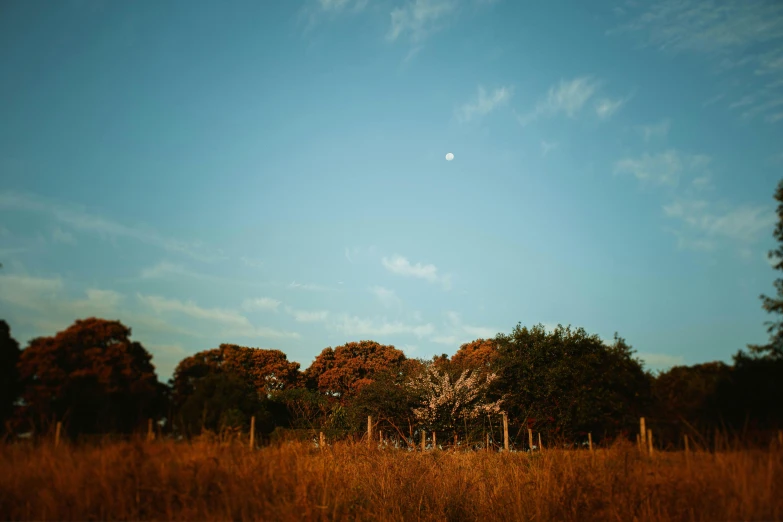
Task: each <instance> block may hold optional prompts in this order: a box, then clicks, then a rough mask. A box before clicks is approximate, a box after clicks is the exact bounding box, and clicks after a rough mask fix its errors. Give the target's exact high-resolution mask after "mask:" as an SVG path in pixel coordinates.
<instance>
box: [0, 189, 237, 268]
mask: <svg viewBox="0 0 783 522" xmlns="http://www.w3.org/2000/svg"><path fill="white" fill-rule="evenodd" d="M0 209H8V210H17V211H23V212H33V213H37V214H44V215H48V216H50V217H52V218H54V219H55V220H57V221H58V222H60V223H61V224H63V225H67V226H69V227H71V228H74V229H76V230H81V231H84V232H92V233H95V234H98V235H99V236H102V237H108V238H130V239H134V240H136V241H139V242H142V243H146V244H149V245H153V246H157V247H160V248H163V249H164V250H167V251H169V252H176V253H179V254H183V255H186V256H188V257H191V258H193V259H197V260H199V261H210V262H211V261H215V260H218V259H222V258H224V256H222V255H220V254H219V253H218V252H216V253H214V254H208V253H204V252H202V251H201V249H199V248H197V246H196V245H195V244H190V243H187V242H184V241H179V240H176V239H173V238H170V237H166V236H163V235H161V234H159V233H158V232H156V231H155V230H153V229H151V228H143V227H130V226H127V225H123V224H121V223H118V222H116V221H112V220H110V219H108V218H104V217H102V216H98V215H96V214H90V213H89V212H86V211H84V210H82V209H80V208H78V207H75V206H66V205H63V204H61V203H58V202H55V201H49V200H45V199H43V198H40V197H37V196H33V195H29V194H20V193H16V192H8V191H6V192H0Z"/></svg>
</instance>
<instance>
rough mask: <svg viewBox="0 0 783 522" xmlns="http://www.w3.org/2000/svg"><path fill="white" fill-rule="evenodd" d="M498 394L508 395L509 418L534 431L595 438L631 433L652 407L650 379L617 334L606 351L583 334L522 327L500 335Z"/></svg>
mask: <svg viewBox="0 0 783 522" xmlns="http://www.w3.org/2000/svg"><path fill="white" fill-rule="evenodd" d="M497 341H498V344H499V345H500V357H499V359H498V365H499V379H498V382H497V386H496V389H497V390H499V391H502V392H503V393H507V394H508V397H509V398H508V401H507V403H506V404H507V405H506V407H507V408H508V411H509V416H510V417H511V418H512V419H516V420H517V421H523V422H525V424H526V425H525V426H523V428H525V427H531V428H535V430H536V431H541V432H544V433H550V434H558V435H561V436H565V437H573V436H576V435H578V434H586V433H587V432H592V433H593V437H594V438H596V439H597V438H598V437H600V436H604V435H613V434H615V433H618V432H620V431H622V430H624V429H625V430H632V429H634V426H635V424H636V422H638V417H639V416H640V414H641V413H643V412H644V411H645V410H646V409H647V408H648V407H649V405H650V403H651V389H650V387H651V376H649V375H648V374H647V373H645V372H644V370H643V369H642V366H641V363H640V362H639V361H638V360H637V359H634V358H633V357H632V355H633V351H632V350H631V348H630V347H629V346H628V345H627V344H626V343H625V340H624V339H622V338H620V337H618V336H617V335H616V334H615V342H614V344H613V345H612V346H607V345H606V344H604V343H603V342H602V341H601V339H600V338H599V337H598V336H596V335H592V336H590V335H588V334H587V333H586V332H585V331H584V329H582V328H578V329H576V330H571V327H570V326H569V327H566V328H564V327H563V326H562V325H558V327H557V328H556V329H555V330H554V332H552V333H551V334H548V333H547V332H546V330H545V329H544V327H543V325H537V326H534V327H533V328H530V329H528V328H527V327H524V328H523V327H522V326H521V325H517V326H516V327H515V328H514V330H513V332H512V333H511V335H508V336H507V335H502V334H501V335H499V336H498V339H497Z"/></svg>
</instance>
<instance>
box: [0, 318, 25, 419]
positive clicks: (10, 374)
mask: <svg viewBox="0 0 783 522" xmlns="http://www.w3.org/2000/svg"><path fill="white" fill-rule="evenodd" d="M21 353H22V352H21V350H20V349H19V343H18V342H16V339H14V338H13V337H11V329H10V327H9V326H8V323H6V322H5V321H2V320H0V431H1V430H2V429H3V427H4V426H5V423H6V421H8V420H9V419H10V418H11V415H12V414H13V411H14V403H15V402H16V401H17V399H18V398H19V395H20V394H21V391H22V389H21V386H20V384H19V371H18V370H17V368H16V365H17V363H18V362H19V356H20V354H21Z"/></svg>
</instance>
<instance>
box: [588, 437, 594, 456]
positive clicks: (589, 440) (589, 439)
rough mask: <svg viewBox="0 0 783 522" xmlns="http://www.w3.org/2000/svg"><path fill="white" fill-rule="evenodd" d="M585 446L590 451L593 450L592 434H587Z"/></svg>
mask: <svg viewBox="0 0 783 522" xmlns="http://www.w3.org/2000/svg"><path fill="white" fill-rule="evenodd" d="M587 447H588V448H589V449H590V453H592V452H593V434H592V433H588V434H587Z"/></svg>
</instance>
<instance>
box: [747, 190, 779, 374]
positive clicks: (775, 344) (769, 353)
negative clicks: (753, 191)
mask: <svg viewBox="0 0 783 522" xmlns="http://www.w3.org/2000/svg"><path fill="white" fill-rule="evenodd" d="M775 200H776V201H777V202H778V208H777V214H778V222H777V225H775V231H774V233H773V236H774V237H775V239H776V240H777V241H778V247H777V248H776V249H775V250H771V251H770V252H769V253H768V257H769V259H770V260H772V261H774V262H775V265H774V266H773V268H774V269H775V270H781V271H783V180H781V181H780V182H779V183H778V186H777V189H776V190H775ZM775 290H776V291H777V292H776V295H775V296H774V297H769V296H766V295H762V296H761V300H762V303H763V305H762V306H763V307H764V310H766V311H767V312H769V313H771V314H777V315H778V316H780V315H781V314H783V278H778V279H776V280H775ZM767 325H768V329H767V331H768V332H769V334H770V338H769V342H768V343H767V344H764V345H748V349H749V350H750V352H751V353H752V354H754V355H757V356H766V357H771V358H777V359H783V320H781V319H780V318H778V319H776V320H774V321H769V322H768V323H767Z"/></svg>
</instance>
